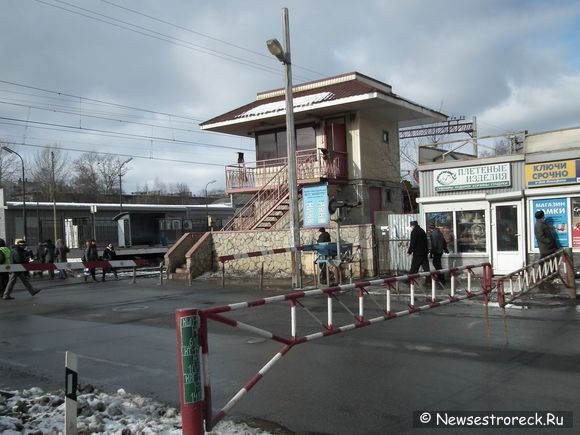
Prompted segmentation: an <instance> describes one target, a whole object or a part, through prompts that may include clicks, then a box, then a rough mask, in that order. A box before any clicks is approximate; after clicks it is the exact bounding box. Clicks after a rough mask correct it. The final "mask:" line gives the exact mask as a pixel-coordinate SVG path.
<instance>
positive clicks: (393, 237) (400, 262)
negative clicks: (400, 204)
mask: <svg viewBox="0 0 580 435" xmlns="http://www.w3.org/2000/svg"><path fill="white" fill-rule="evenodd" d="M413 220H419V215H418V214H417V213H411V214H392V213H384V214H380V215H375V221H376V225H375V226H376V233H377V234H376V240H377V250H378V263H379V274H380V275H401V274H403V273H407V272H408V271H409V269H410V267H411V257H409V256H408V255H407V249H408V248H409V241H410V240H411V228H410V226H409V222H411V221H413Z"/></svg>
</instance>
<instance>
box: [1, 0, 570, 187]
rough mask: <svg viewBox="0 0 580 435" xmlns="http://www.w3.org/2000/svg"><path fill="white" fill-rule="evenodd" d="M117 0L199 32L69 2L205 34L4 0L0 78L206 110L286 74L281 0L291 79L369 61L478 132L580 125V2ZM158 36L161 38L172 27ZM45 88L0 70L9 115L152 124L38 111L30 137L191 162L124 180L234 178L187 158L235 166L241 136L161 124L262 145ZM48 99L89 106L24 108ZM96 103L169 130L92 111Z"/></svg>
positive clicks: (141, 163)
mask: <svg viewBox="0 0 580 435" xmlns="http://www.w3.org/2000/svg"><path fill="white" fill-rule="evenodd" d="M112 1H114V2H115V3H117V4H119V5H121V6H123V7H128V8H133V9H135V10H137V11H140V12H142V13H145V14H148V15H151V16H153V17H157V18H159V19H162V20H165V21H167V22H171V23H175V24H177V25H179V26H182V27H184V28H187V29H191V30H193V31H194V32H190V31H187V30H184V29H178V28H175V27H172V26H169V25H167V24H162V23H160V22H158V21H155V20H152V19H149V18H146V17H144V16H141V15H136V14H133V13H131V12H129V11H123V10H121V9H119V8H115V7H112V6H110V5H108V4H107V3H105V2H81V3H78V2H75V3H74V4H75V5H78V6H81V7H84V8H86V9H92V10H95V11H97V12H99V13H101V14H103V15H104V16H107V17H112V18H117V19H119V20H123V21H126V22H129V23H133V24H135V25H138V26H141V27H142V28H148V29H152V30H154V31H156V32H159V33H160V34H162V35H169V36H172V37H174V38H178V39H179V40H181V41H182V42H178V44H187V43H191V44H195V45H196V47H190V48H185V47H183V46H180V45H176V44H169V43H167V42H163V41H160V40H159V39H155V38H151V37H146V36H143V35H142V34H139V33H137V32H145V33H147V32H146V30H143V29H142V28H136V27H133V31H128V30H123V29H119V28H118V27H115V26H113V25H111V24H106V23H103V22H101V21H95V20H90V19H87V18H86V17H82V16H79V15H75V14H72V13H70V12H67V11H64V10H62V9H56V8H53V7H50V6H47V5H44V4H41V3H37V2H22V1H19V0H7V1H5V2H4V3H3V10H2V14H0V28H2V29H3V32H2V34H3V36H4V37H3V38H1V39H0V56H1V57H2V59H5V60H6V61H5V62H4V63H3V68H2V71H1V72H0V80H8V81H13V82H17V83H23V84H27V85H32V86H36V87H39V88H43V89H50V90H56V91H61V92H65V93H70V94H74V95H82V96H84V97H91V98H96V99H100V100H107V101H114V102H117V103H120V104H124V105H127V106H132V107H143V108H148V109H151V110H153V111H158V112H165V113H173V114H177V115H181V116H187V117H190V118H195V119H199V120H207V119H210V118H212V117H214V116H216V115H219V114H221V113H224V112H226V111H229V110H232V109H234V108H236V107H238V106H240V105H242V104H245V103H247V102H249V101H252V100H254V98H255V95H256V93H257V92H259V91H263V90H268V89H274V88H280V87H282V86H283V68H282V65H280V64H279V63H278V62H277V61H276V60H275V59H274V58H272V57H271V56H269V55H268V54H267V50H266V48H265V41H266V40H267V39H270V38H272V37H276V38H278V39H280V40H282V39H283V37H282V36H283V35H282V12H281V11H282V7H284V6H289V12H290V36H291V48H292V57H293V64H294V68H293V71H294V74H295V82H296V83H299V82H303V81H309V80H315V79H318V78H321V77H322V75H335V74H341V73H345V72H349V71H359V72H361V73H363V74H366V75H369V76H371V77H374V78H376V79H378V80H381V81H384V82H386V83H389V84H391V85H392V86H393V89H394V91H395V92H396V93H398V94H400V95H402V96H403V97H407V98H409V99H412V100H414V101H416V102H418V103H420V104H423V105H426V106H429V107H433V108H435V109H439V108H441V110H443V111H444V112H447V113H450V114H462V115H467V116H473V115H477V116H478V119H479V120H480V122H481V127H480V131H482V132H483V131H485V129H486V128H487V127H486V124H485V123H488V124H489V125H497V126H500V127H502V128H505V129H506V130H516V129H524V128H525V129H528V130H530V131H537V130H539V129H541V130H546V129H556V128H562V127H567V126H571V125H577V124H578V123H580V121H579V117H578V110H577V108H576V101H578V96H579V95H578V91H577V89H579V88H580V87H579V86H578V74H579V71H580V55H579V52H578V49H577V46H578V43H580V4H579V3H578V2H577V1H574V0H568V1H565V0H562V1H558V2H549V3H547V2H544V1H528V0H514V1H509V2H506V1H503V0H473V1H469V2H465V1H460V0H442V1H438V2H425V1H419V0H399V1H389V2H385V1H381V0H374V1H367V2H363V3H356V4H355V3H352V2H347V1H345V0H319V1H316V2H312V1H309V0H296V1H293V2H291V4H289V5H288V4H286V3H287V2H282V1H281V0H272V1H268V2H264V1H260V0H247V1H244V2H239V1H234V0H216V1H213V2H191V1H189V0H167V1H164V2H159V1H154V0H143V1H140V2H125V1H121V0H112ZM58 5H60V6H63V7H64V5H63V4H58ZM66 8H68V9H71V7H68V6H67V7H66ZM99 18H100V19H103V20H105V21H106V20H109V19H107V18H105V17H103V16H101V17H99ZM116 24H118V25H121V23H119V22H117V23H116ZM162 35H159V34H156V35H155V36H156V37H159V38H162V39H163V38H164V36H162ZM203 35H207V36H209V38H208V37H204V36H203ZM216 39H220V40H223V41H226V42H225V43H223V42H219V41H216ZM183 41H186V42H183ZM201 46H203V47H206V48H207V49H209V50H213V52H212V54H207V53H205V54H204V53H202V52H201V51H204V49H201V48H200V47H201ZM238 47H244V48H245V49H246V50H241V49H240V48H238ZM234 57H235V58H234ZM243 63H250V66H248V65H243ZM302 67H304V68H306V69H304V68H302ZM317 72H318V73H320V74H322V75H320V74H317ZM14 92H20V94H16V93H14ZM22 93H26V94H28V95H22ZM40 95H43V93H42V92H40V91H35V90H30V89H29V90H24V89H22V88H17V87H14V86H10V85H7V84H1V83H0V102H4V103H6V102H8V101H10V102H13V103H14V102H18V103H19V104H22V105H23V106H25V107H18V106H10V105H7V104H0V110H1V112H0V113H1V115H0V116H4V117H13V118H18V119H29V120H31V121H32V120H33V121H40V122H52V123H59V124H71V125H79V124H82V126H83V127H85V128H87V127H91V128H99V129H102V130H118V131H120V132H129V133H132V134H139V135H143V136H145V138H143V139H142V140H126V139H118V138H111V137H107V136H102V135H100V134H97V133H94V132H83V133H82V134H81V133H80V132H76V133H75V134H73V133H64V132H62V131H59V130H47V129H40V128H38V127H39V126H38V125H37V126H36V127H35V126H34V125H33V124H30V123H29V125H28V129H27V137H29V138H32V137H34V138H36V139H35V141H34V143H35V144H38V145H42V144H43V143H44V144H52V143H54V142H58V143H61V144H62V145H63V146H68V147H74V148H77V149H83V150H92V149H95V150H99V151H102V152H116V153H121V154H129V155H140V156H142V157H145V158H147V157H149V156H151V155H152V156H153V157H162V158H171V159H176V160H179V161H182V162H184V163H181V164H180V163H175V164H171V163H168V162H156V161H153V160H146V159H135V168H134V169H133V170H132V171H131V172H130V173H129V174H128V176H127V180H126V182H127V183H128V184H127V186H131V184H130V183H134V185H135V186H136V185H137V184H139V185H143V184H144V183H145V182H147V181H151V180H154V179H155V177H159V179H162V180H164V181H166V182H168V183H175V182H184V181H185V182H187V183H188V184H189V185H190V186H191V188H192V190H193V191H194V192H195V191H198V190H199V189H201V188H203V186H204V185H205V183H206V182H207V180H208V179H209V180H211V179H214V178H215V179H218V180H220V181H221V182H222V183H224V175H223V167H219V166H209V165H208V166H199V165H192V164H188V163H185V161H188V160H193V161H205V162H209V163H216V164H219V165H226V164H229V163H232V162H233V161H234V160H235V151H234V150H229V149H220V148H213V149H212V148H207V147H196V146H194V145H193V144H191V146H188V145H185V144H173V143H171V144H168V143H161V142H159V141H156V140H153V144H152V143H151V142H152V140H151V136H166V137H169V138H172V137H175V138H179V139H181V140H187V141H190V142H203V143H210V144H218V145H226V146H232V147H244V148H248V147H252V145H251V142H248V141H243V142H241V141H240V139H239V138H234V137H227V136H219V135H206V134H202V133H193V132H184V131H179V130H178V128H182V129H186V130H198V128H197V123H198V121H184V120H182V119H179V118H172V119H171V120H168V119H167V117H164V116H161V115H157V116H153V115H151V114H146V113H143V112H141V113H137V112H135V111H131V110H127V109H125V110H122V109H118V108H117V109H112V108H111V107H106V106H102V105H99V106H97V105H91V104H89V102H88V101H79V100H78V99H74V98H73V99H65V98H63V97H62V96H61V97H57V96H55V95H50V97H51V99H50V100H48V99H46V98H42V99H41V98H40ZM41 101H42V103H43V104H46V103H47V101H50V102H51V104H52V106H53V107H54V108H58V109H67V110H71V111H74V110H77V111H78V110H79V109H80V108H82V112H83V114H84V116H83V117H81V116H80V115H78V114H77V115H75V114H72V115H71V114H69V115H65V114H62V113H52V114H51V113H50V112H45V111H40V110H37V109H29V108H28V107H26V106H28V105H36V104H39V102H41ZM91 111H93V112H92V113H93V114H98V115H99V116H109V117H112V118H123V119H126V120H129V119H131V120H134V121H138V122H141V123H144V124H147V123H155V124H163V125H165V126H169V127H171V128H169V129H161V128H158V127H151V126H146V125H130V124H127V123H121V122H111V121H106V120H102V119H101V120H99V119H95V118H89V117H88V116H87V115H89V114H90V113H91ZM129 116H130V118H129ZM0 121H1V120H0ZM16 124H17V125H9V124H7V123H6V122H4V123H0V137H12V138H20V139H21V138H22V137H23V133H24V130H25V127H24V123H16ZM489 128H490V129H491V128H492V127H489ZM495 131H496V132H497V130H495ZM147 137H149V139H147ZM14 141H15V142H16V141H17V140H16V139H14ZM80 142H82V143H80ZM21 148H23V149H25V147H21ZM26 150H28V148H26ZM35 151H36V149H34V148H31V152H35ZM250 154H251V153H250ZM249 159H250V157H248V158H247V160H249ZM124 182H125V180H124ZM216 184H217V183H216Z"/></svg>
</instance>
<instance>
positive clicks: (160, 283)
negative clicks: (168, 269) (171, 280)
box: [159, 262, 164, 285]
mask: <svg viewBox="0 0 580 435" xmlns="http://www.w3.org/2000/svg"><path fill="white" fill-rule="evenodd" d="M163 266H164V264H163V262H161V263H159V285H163Z"/></svg>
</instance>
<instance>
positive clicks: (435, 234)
mask: <svg viewBox="0 0 580 435" xmlns="http://www.w3.org/2000/svg"><path fill="white" fill-rule="evenodd" d="M429 228H430V230H431V234H430V237H431V258H432V259H433V267H434V268H435V269H437V270H441V269H443V265H442V264H441V258H442V257H443V253H445V254H449V250H448V249H447V242H446V241H445V238H444V237H443V234H441V231H439V228H437V227H436V226H435V225H433V224H431V226H430V227H429ZM438 277H439V282H440V283H441V284H442V285H445V274H443V273H440V274H438Z"/></svg>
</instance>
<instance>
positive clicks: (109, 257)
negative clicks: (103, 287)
mask: <svg viewBox="0 0 580 435" xmlns="http://www.w3.org/2000/svg"><path fill="white" fill-rule="evenodd" d="M116 259H117V253H116V252H115V248H114V247H113V244H112V243H109V244H108V245H107V246H106V247H105V250H104V251H103V260H105V261H115V260H116ZM107 272H113V275H114V276H115V279H119V277H118V276H117V269H115V268H114V267H111V268H110V269H107V268H106V267H103V278H102V280H101V281H103V282H105V281H106V280H105V274H106V273H107Z"/></svg>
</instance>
